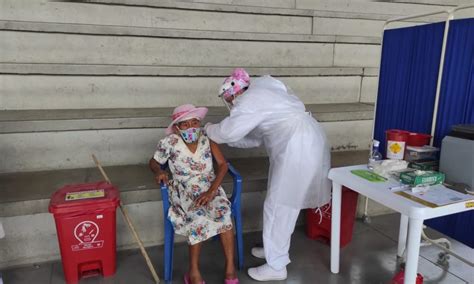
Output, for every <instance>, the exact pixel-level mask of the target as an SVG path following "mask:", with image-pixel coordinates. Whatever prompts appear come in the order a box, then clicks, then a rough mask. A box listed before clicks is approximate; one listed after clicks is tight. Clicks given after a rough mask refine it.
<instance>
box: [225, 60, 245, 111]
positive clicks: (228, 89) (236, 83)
mask: <svg viewBox="0 0 474 284" xmlns="http://www.w3.org/2000/svg"><path fill="white" fill-rule="evenodd" d="M249 84H250V77H249V74H248V73H247V71H245V70H244V69H242V68H237V69H235V70H234V72H233V73H232V75H230V76H229V77H227V78H226V79H225V80H224V82H223V83H222V85H221V87H220V89H219V97H221V99H222V102H223V103H224V105H225V106H226V107H227V109H228V110H229V111H230V110H231V109H232V106H233V103H232V102H233V101H234V100H235V98H236V97H237V96H238V95H240V94H241V93H242V92H244V91H245V90H247V88H248V86H249Z"/></svg>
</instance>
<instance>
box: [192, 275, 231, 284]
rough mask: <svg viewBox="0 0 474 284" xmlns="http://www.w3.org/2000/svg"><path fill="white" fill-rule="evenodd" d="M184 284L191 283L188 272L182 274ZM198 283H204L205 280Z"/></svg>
mask: <svg viewBox="0 0 474 284" xmlns="http://www.w3.org/2000/svg"><path fill="white" fill-rule="evenodd" d="M231 283H234V282H231ZM238 283H239V282H237V284H238ZM184 284H191V277H189V273H186V274H185V275H184ZM200 284H206V282H205V281H204V280H203V281H201V283H200Z"/></svg>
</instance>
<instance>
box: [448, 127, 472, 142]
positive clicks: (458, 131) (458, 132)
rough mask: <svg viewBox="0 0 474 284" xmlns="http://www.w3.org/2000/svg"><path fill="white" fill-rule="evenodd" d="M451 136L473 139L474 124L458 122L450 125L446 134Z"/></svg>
mask: <svg viewBox="0 0 474 284" xmlns="http://www.w3.org/2000/svg"><path fill="white" fill-rule="evenodd" d="M448 135H449V136H452V137H457V138H463V139H468V140H474V124H458V125H453V126H452V127H451V132H450V133H449V134H448Z"/></svg>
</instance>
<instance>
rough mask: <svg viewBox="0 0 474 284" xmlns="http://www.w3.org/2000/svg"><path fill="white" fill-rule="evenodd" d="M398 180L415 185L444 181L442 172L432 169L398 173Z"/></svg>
mask: <svg viewBox="0 0 474 284" xmlns="http://www.w3.org/2000/svg"><path fill="white" fill-rule="evenodd" d="M400 180H401V181H402V183H404V184H409V185H413V186H417V185H434V184H440V183H443V182H444V174H443V173H440V172H434V171H424V172H421V173H420V172H419V171H414V172H406V173H401V174H400Z"/></svg>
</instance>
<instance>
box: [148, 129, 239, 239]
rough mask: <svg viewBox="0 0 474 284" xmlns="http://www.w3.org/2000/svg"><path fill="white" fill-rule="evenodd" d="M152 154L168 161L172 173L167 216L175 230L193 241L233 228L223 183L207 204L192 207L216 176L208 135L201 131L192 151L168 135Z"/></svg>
mask: <svg viewBox="0 0 474 284" xmlns="http://www.w3.org/2000/svg"><path fill="white" fill-rule="evenodd" d="M153 158H154V159H155V160H156V161H157V162H158V163H160V164H165V163H166V162H167V161H168V166H169V168H170V170H171V173H172V175H173V181H172V184H171V185H172V186H171V187H170V189H169V191H168V194H169V196H168V197H169V200H170V209H169V211H168V219H169V220H170V221H171V223H172V224H173V227H174V230H175V232H176V233H177V234H180V235H183V236H186V237H188V243H189V244H191V245H194V244H197V243H199V242H202V241H205V240H207V239H209V238H211V237H213V236H215V235H218V234H220V233H222V232H225V231H227V230H230V229H231V228H232V221H231V218H230V216H231V209H230V202H229V200H228V199H227V197H226V194H225V192H224V190H223V189H222V187H220V186H219V189H218V190H217V193H216V197H215V198H214V199H213V200H211V201H210V202H209V203H208V204H206V205H205V206H201V207H194V203H193V202H194V200H196V199H197V198H198V197H199V196H200V195H201V194H202V193H204V192H206V191H207V190H208V189H209V188H210V187H211V184H212V182H213V181H214V179H215V178H216V176H215V173H214V167H213V165H212V154H211V146H210V140H209V138H208V137H207V135H205V134H204V133H203V134H201V136H200V137H199V140H198V146H197V149H196V152H195V153H192V152H191V150H189V148H188V147H187V146H186V144H185V142H184V141H183V140H182V139H181V138H180V137H179V136H178V135H176V134H171V135H168V136H166V137H165V138H163V139H162V140H160V142H159V143H158V146H157V149H156V152H155V155H154V157H153Z"/></svg>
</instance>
